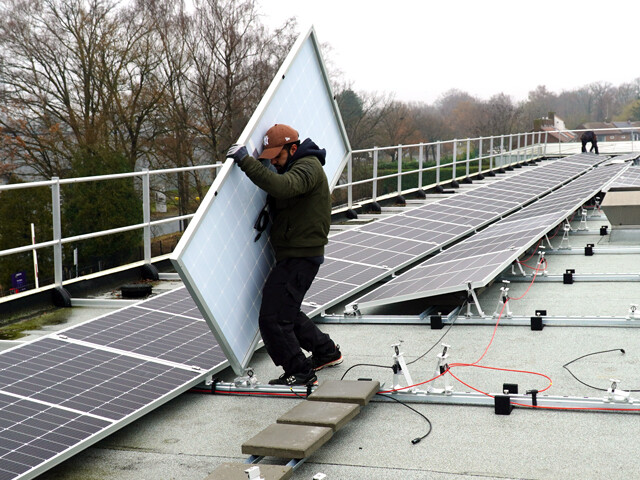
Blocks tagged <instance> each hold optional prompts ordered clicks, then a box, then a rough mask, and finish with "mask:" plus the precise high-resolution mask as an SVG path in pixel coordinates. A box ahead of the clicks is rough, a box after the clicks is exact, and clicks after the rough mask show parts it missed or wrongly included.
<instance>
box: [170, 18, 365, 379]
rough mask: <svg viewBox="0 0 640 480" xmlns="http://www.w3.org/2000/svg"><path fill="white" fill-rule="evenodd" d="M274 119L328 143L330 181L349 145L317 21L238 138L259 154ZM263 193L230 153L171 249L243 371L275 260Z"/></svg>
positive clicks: (255, 337) (226, 348)
mask: <svg viewBox="0 0 640 480" xmlns="http://www.w3.org/2000/svg"><path fill="white" fill-rule="evenodd" d="M276 123H284V124H288V125H291V126H292V127H293V128H295V129H296V130H298V132H299V133H300V137H301V139H305V138H307V137H309V138H311V139H312V140H313V141H314V142H316V144H317V145H319V146H320V147H321V148H325V149H326V151H327V156H326V164H325V167H324V170H325V173H326V175H327V178H328V180H329V185H330V187H331V188H332V187H333V186H334V185H335V184H336V183H337V182H338V178H339V176H340V174H341V173H342V169H343V167H344V165H345V163H346V161H347V158H348V153H349V151H350V147H349V142H348V139H347V136H346V132H345V131H344V126H343V125H342V121H341V119H340V113H339V109H338V107H337V103H336V101H335V99H334V98H333V94H332V93H331V87H330V84H329V79H328V76H327V73H326V71H325V68H324V64H323V61H322V57H321V55H320V45H319V43H318V41H317V39H316V36H315V31H314V30H313V28H311V29H310V30H309V31H308V33H307V34H306V35H300V37H299V39H298V41H297V42H296V44H295V45H294V47H293V48H292V50H291V52H290V53H289V55H288V56H287V58H286V60H285V61H284V63H283V65H282V67H281V68H280V70H279V71H278V73H277V74H276V76H275V78H274V80H273V82H272V84H271V86H270V87H269V89H268V91H267V93H266V94H265V96H264V97H263V99H262V101H261V102H260V105H258V107H257V109H256V111H255V112H254V114H253V116H252V117H251V120H250V121H249V123H248V124H247V126H246V128H245V129H244V131H243V132H242V134H241V136H240V138H239V140H238V143H242V144H244V145H246V146H247V148H248V150H249V152H253V153H254V155H255V156H257V154H258V153H260V152H261V149H262V141H263V138H264V134H265V132H266V131H267V130H268V129H269V128H270V127H271V126H273V125H274V124H276ZM265 199H266V193H265V192H264V191H262V190H260V189H259V188H258V187H256V186H255V185H254V184H253V183H252V182H251V181H250V180H249V179H248V178H247V177H246V175H245V174H244V173H243V172H242V171H241V170H240V168H238V167H235V166H234V162H233V160H232V159H227V161H226V163H225V165H224V167H223V169H222V170H221V172H220V173H219V174H218V177H217V178H216V179H215V181H214V183H213V185H212V186H211V189H210V190H209V192H208V193H207V196H206V198H205V199H204V201H203V203H202V205H201V206H200V208H199V209H198V211H197V212H196V215H195V217H194V219H193V220H192V222H191V224H190V225H189V228H188V229H187V231H186V232H185V234H184V235H183V236H182V239H181V240H180V243H179V244H178V246H177V247H176V249H175V250H174V252H173V254H172V257H171V260H172V261H173V264H174V267H175V268H176V271H178V273H180V276H181V278H182V280H183V281H184V283H185V285H186V286H187V288H188V289H189V291H190V292H191V295H192V296H193V298H194V300H195V301H196V303H197V304H198V306H199V307H200V311H201V312H202V313H203V315H204V317H205V319H206V321H207V322H208V324H209V327H210V328H211V330H212V331H213V333H214V335H215V336H216V338H217V339H218V342H219V343H220V345H221V347H222V348H223V350H224V353H225V355H226V356H227V358H228V360H229V362H230V364H231V366H232V367H233V369H234V371H235V372H236V373H237V374H241V373H243V371H244V369H245V368H246V367H247V364H248V362H249V361H250V359H251V356H252V355H253V352H254V351H255V349H256V348H257V346H258V342H259V341H260V332H259V329H258V313H259V309H260V304H261V300H262V287H263V285H264V282H265V280H266V277H267V275H268V273H269V271H270V270H271V267H272V265H273V261H274V259H273V253H272V251H271V248H270V247H269V243H268V235H266V234H265V235H262V236H261V237H260V239H258V240H256V231H255V229H254V224H255V222H256V219H257V218H258V215H259V213H260V211H261V210H262V208H263V207H264V205H265ZM369 268H371V267H369Z"/></svg>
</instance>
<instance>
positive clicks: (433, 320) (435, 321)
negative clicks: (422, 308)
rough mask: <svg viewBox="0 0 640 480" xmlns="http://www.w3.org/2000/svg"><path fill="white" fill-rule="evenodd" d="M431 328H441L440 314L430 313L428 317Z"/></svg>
mask: <svg viewBox="0 0 640 480" xmlns="http://www.w3.org/2000/svg"><path fill="white" fill-rule="evenodd" d="M429 323H430V324H431V330H442V326H443V325H442V315H431V316H430V317H429Z"/></svg>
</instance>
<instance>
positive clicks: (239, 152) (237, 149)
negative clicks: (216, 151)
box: [227, 143, 249, 163]
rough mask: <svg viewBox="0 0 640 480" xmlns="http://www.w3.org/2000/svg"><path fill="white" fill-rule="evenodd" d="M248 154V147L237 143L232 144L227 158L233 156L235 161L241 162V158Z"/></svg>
mask: <svg viewBox="0 0 640 480" xmlns="http://www.w3.org/2000/svg"><path fill="white" fill-rule="evenodd" d="M247 155H249V152H247V147H245V146H244V145H239V144H237V143H236V144H234V145H231V148H229V151H228V152H227V158H233V161H234V162H236V163H239V162H240V160H242V159H243V158H244V157H246V156H247Z"/></svg>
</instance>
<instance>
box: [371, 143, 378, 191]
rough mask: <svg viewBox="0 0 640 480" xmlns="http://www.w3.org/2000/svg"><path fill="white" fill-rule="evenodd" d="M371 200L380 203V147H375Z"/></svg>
mask: <svg viewBox="0 0 640 480" xmlns="http://www.w3.org/2000/svg"><path fill="white" fill-rule="evenodd" d="M371 199H372V200H373V201H374V202H376V201H378V147H373V188H372V193H371Z"/></svg>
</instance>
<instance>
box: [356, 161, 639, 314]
mask: <svg viewBox="0 0 640 480" xmlns="http://www.w3.org/2000/svg"><path fill="white" fill-rule="evenodd" d="M627 167H628V165H611V166H603V167H598V168H596V169H594V170H592V171H590V172H588V173H586V174H585V175H583V176H582V177H580V178H578V179H576V180H574V181H573V182H571V183H569V184H567V185H565V186H563V187H561V188H560V189H558V190H557V191H555V192H554V193H552V194H550V195H548V196H547V197H545V198H544V199H542V200H540V201H538V202H535V203H533V204H531V205H529V206H527V207H525V208H523V209H522V210H520V211H519V212H517V213H515V214H513V215H511V216H509V217H507V218H505V219H503V220H501V221H499V222H497V223H495V224H493V225H491V226H489V227H487V228H486V229H485V230H483V231H482V232H480V233H477V234H475V235H473V236H472V237H470V238H468V239H466V240H463V241H461V242H460V243H458V244H456V245H455V246H453V247H451V248H450V249H448V250H445V251H444V252H442V253H439V254H438V255H435V256H434V257H433V258H430V259H428V260H427V261H425V262H424V263H423V264H421V265H419V266H417V267H415V268H412V269H411V270H409V271H408V272H406V273H404V274H402V275H400V276H398V277H396V278H395V279H393V280H391V281H390V282H388V283H386V284H384V285H382V286H381V287H379V288H376V289H375V290H373V291H371V292H370V293H368V294H366V295H364V296H363V297H361V298H359V299H357V300H356V301H355V302H354V303H353V305H352V306H351V308H350V310H352V309H364V308H370V307H375V306H379V305H389V304H393V303H399V302H404V301H408V300H414V299H418V298H427V297H433V296H436V295H440V294H445V293H451V292H457V291H465V290H467V288H468V287H469V286H470V287H471V288H473V289H475V288H479V287H483V286H485V285H487V284H488V283H489V282H490V281H491V280H493V279H494V278H495V277H496V276H497V275H498V274H499V273H500V272H501V271H502V270H504V269H505V268H506V267H508V266H509V265H510V264H511V263H512V262H513V261H514V260H516V259H517V258H518V257H519V256H520V255H521V254H522V253H523V252H525V251H526V250H527V249H528V248H529V247H531V246H532V245H533V244H534V243H535V242H536V241H537V240H538V239H539V238H541V237H542V236H544V235H545V234H546V233H547V232H548V231H550V230H552V229H553V228H554V227H555V226H556V225H558V224H559V223H561V222H563V221H564V219H565V218H567V217H568V216H569V215H570V214H571V213H572V212H574V211H575V210H576V209H577V208H579V207H580V206H581V205H583V204H584V202H586V201H587V200H589V199H590V198H592V197H593V196H594V195H595V194H596V193H598V192H599V191H600V190H601V189H602V188H603V187H605V186H606V185H607V184H609V183H611V182H612V181H614V179H615V178H616V177H617V176H618V175H619V174H620V173H621V172H622V171H624V170H625V169H626V168H627Z"/></svg>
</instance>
